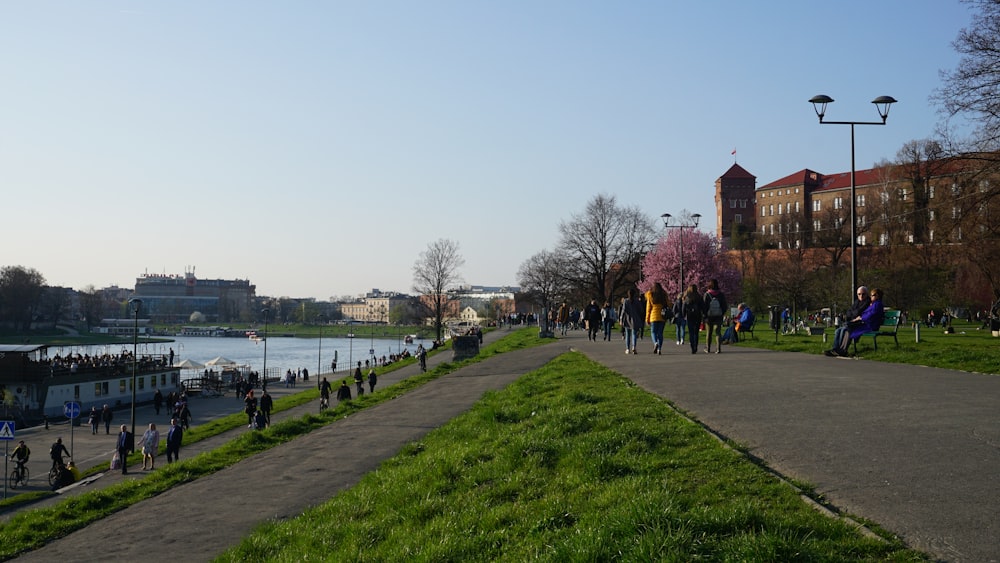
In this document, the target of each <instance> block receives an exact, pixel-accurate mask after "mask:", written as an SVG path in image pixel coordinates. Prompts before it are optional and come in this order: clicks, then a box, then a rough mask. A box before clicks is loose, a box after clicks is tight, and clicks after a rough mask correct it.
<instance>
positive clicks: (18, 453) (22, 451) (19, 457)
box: [10, 440, 31, 475]
mask: <svg viewBox="0 0 1000 563" xmlns="http://www.w3.org/2000/svg"><path fill="white" fill-rule="evenodd" d="M29 457H31V449H30V448H28V445H27V444H25V443H24V440H21V441H19V442H18V443H17V447H16V448H14V451H13V452H11V453H10V458H11V459H13V460H14V463H15V469H16V470H17V472H18V474H19V475H24V464H26V463H28V458H29Z"/></svg>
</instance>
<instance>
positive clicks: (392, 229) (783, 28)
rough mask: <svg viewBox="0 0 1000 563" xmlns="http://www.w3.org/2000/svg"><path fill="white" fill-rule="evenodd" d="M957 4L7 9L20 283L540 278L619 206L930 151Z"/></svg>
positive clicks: (344, 284)
mask: <svg viewBox="0 0 1000 563" xmlns="http://www.w3.org/2000/svg"><path fill="white" fill-rule="evenodd" d="M969 18H970V12H969V10H968V9H967V8H966V6H965V5H963V4H960V3H959V2H958V1H957V0H889V1H887V2H879V3H872V2H869V1H863V0H844V1H841V2H837V3H833V4H831V3H828V2H810V1H801V0H799V1H786V0H775V1H769V2H763V3H760V2H745V1H735V0H734V1H711V0H707V1H704V2H680V1H676V2H674V1H666V0H663V1H655V2H644V1H630V2H606V1H602V2H594V1H566V2H563V1H548V0H546V1H541V2H538V1H505V2H484V1H433V0H430V1H426V2H412V1H371V2H367V1H366V2H359V1H354V2H341V1H330V2H319V1H316V2H273V1H269V2H260V1H208V2H191V1H171V2H131V1H130V2H125V1H94V2H80V1H75V0H74V1H55V2H52V1H39V2H4V3H2V4H0V76H2V83H0V84H2V87H0V184H2V189H3V194H4V197H3V203H2V206H0V214H2V215H0V241H2V242H0V265H4V266H8V265H22V266H26V267H31V268H35V269H37V270H38V271H39V272H41V273H42V274H43V275H44V276H45V278H46V281H47V282H48V283H49V284H52V285H62V286H69V287H73V288H76V289H80V288H83V287H84V286H86V285H89V284H93V285H94V286H96V287H103V286H107V285H119V286H122V287H131V286H132V285H133V284H134V281H135V278H136V277H138V276H140V275H142V274H143V273H144V272H149V273H156V274H163V273H165V274H181V273H183V272H184V270H185V269H186V268H187V267H189V266H194V267H195V268H196V274H197V275H198V277H201V278H213V279H214V278H241V279H249V280H250V281H251V282H253V283H255V284H256V286H257V292H258V294H262V295H272V296H290V297H316V298H319V299H327V298H329V297H330V296H340V295H353V294H358V293H362V292H364V291H366V290H369V289H371V288H373V287H377V288H380V289H382V290H395V291H404V292H408V291H410V289H411V286H412V280H413V276H412V266H413V263H414V261H415V260H416V258H417V256H418V255H419V253H420V252H421V251H423V250H425V249H426V247H427V245H428V243H430V242H432V241H434V240H436V239H439V238H450V239H454V240H456V241H458V242H459V243H460V247H461V252H462V254H463V256H464V257H465V260H466V265H465V267H464V268H463V269H462V271H461V273H462V276H463V278H464V280H465V281H466V282H467V283H471V284H478V285H503V284H515V283H516V281H517V280H516V272H517V269H518V267H519V266H520V264H521V263H522V262H523V261H524V260H525V259H526V258H528V257H529V256H531V255H532V254H535V253H536V252H539V251H541V250H545V249H551V248H553V247H554V246H555V244H556V242H557V240H558V224H559V222H560V221H561V220H567V219H569V218H570V216H571V215H572V214H573V213H579V212H580V211H582V209H583V208H584V206H585V205H586V203H587V202H588V201H589V200H590V199H591V198H592V197H593V196H594V195H596V194H599V193H609V194H614V195H616V196H617V197H618V201H619V203H620V204H622V205H638V206H641V207H642V208H643V209H646V210H648V212H649V214H650V217H656V218H657V222H658V221H659V219H658V217H659V215H660V214H661V213H664V212H670V213H673V214H676V212H680V211H682V210H687V211H689V212H692V213H695V212H697V213H701V214H702V215H704V216H705V217H706V220H703V221H702V227H703V228H705V229H706V230H712V231H714V229H715V224H714V223H715V221H714V216H715V214H714V202H713V196H714V182H715V180H716V178H718V177H719V176H720V175H721V174H723V173H724V172H725V171H726V170H727V169H728V168H729V166H731V165H732V163H733V156H732V155H731V152H732V150H733V149H736V151H737V155H736V158H737V159H738V162H739V164H740V165H741V166H743V167H744V168H746V169H747V170H748V171H750V172H751V173H753V174H754V175H756V176H757V182H758V185H759V186H760V185H764V184H766V183H769V182H771V181H773V180H776V179H778V178H780V177H782V176H785V175H787V174H790V173H792V172H795V171H797V170H800V169H802V168H811V169H813V170H817V171H819V172H823V173H834V172H841V171H845V170H848V169H849V168H850V137H849V130H848V128H847V127H843V126H839V127H835V126H820V125H819V124H818V123H817V119H816V116H815V114H814V113H813V109H812V106H811V105H810V104H809V103H808V101H807V100H808V99H809V98H811V97H812V96H813V95H815V94H828V95H830V96H832V97H833V98H834V99H836V100H837V102H836V103H835V104H832V105H831V106H830V108H829V110H828V114H827V115H828V119H831V120H870V119H871V120H874V119H877V114H876V112H875V108H874V106H873V105H872V104H871V103H870V101H871V100H872V99H874V98H875V97H876V96H879V95H883V94H884V95H891V96H893V97H895V98H896V99H898V100H899V103H898V104H896V105H895V106H894V107H893V108H892V113H891V114H890V117H889V124H888V126H886V127H861V128H858V131H857V163H858V167H859V168H866V167H869V166H871V165H872V164H873V163H875V162H876V161H878V160H880V159H882V158H893V157H894V156H895V154H896V152H897V150H898V149H899V148H900V147H901V146H902V144H903V143H905V142H907V141H910V140H914V139H922V138H926V137H930V136H932V134H933V131H934V126H935V124H936V122H937V119H938V116H937V112H936V108H935V107H934V106H932V105H931V104H930V102H929V101H928V95H929V94H930V93H931V92H932V91H933V90H934V89H935V88H937V87H938V86H939V84H940V81H939V75H938V72H939V70H942V69H946V70H947V69H952V68H954V66H955V64H956V62H957V60H958V57H957V55H956V53H955V52H954V50H953V49H952V47H951V42H952V41H953V40H954V38H955V36H956V34H957V32H958V31H959V30H960V29H961V28H962V27H963V26H966V25H968V22H969Z"/></svg>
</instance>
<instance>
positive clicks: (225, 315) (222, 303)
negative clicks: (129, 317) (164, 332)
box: [133, 271, 256, 323]
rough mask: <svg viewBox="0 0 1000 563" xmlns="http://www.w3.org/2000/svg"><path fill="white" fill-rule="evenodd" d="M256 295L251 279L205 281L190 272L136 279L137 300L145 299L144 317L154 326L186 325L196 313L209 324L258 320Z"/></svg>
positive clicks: (143, 302) (143, 300) (143, 304)
mask: <svg viewBox="0 0 1000 563" xmlns="http://www.w3.org/2000/svg"><path fill="white" fill-rule="evenodd" d="M255 294H256V287H255V286H254V285H252V284H251V283H250V282H249V281H248V280H219V279H216V280H203V279H198V278H197V277H196V276H195V275H194V272H193V271H190V272H185V274H184V275H183V276H180V275H156V274H152V275H150V274H144V275H143V276H141V277H139V278H136V280H135V292H134V293H133V297H135V298H137V299H141V300H142V309H141V311H140V313H139V314H140V316H142V317H144V318H149V319H150V320H151V321H152V322H154V323H184V322H187V321H188V320H189V319H190V317H191V315H192V314H193V313H195V312H198V313H201V314H202V315H203V317H204V319H205V320H206V321H208V322H220V323H229V322H239V321H250V320H252V319H253V318H254V311H253V303H254V298H255V297H256V295H255Z"/></svg>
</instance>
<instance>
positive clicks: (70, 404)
mask: <svg viewBox="0 0 1000 563" xmlns="http://www.w3.org/2000/svg"><path fill="white" fill-rule="evenodd" d="M63 414H64V415H66V418H68V419H69V457H73V427H74V426H76V421H75V420H74V419H75V418H78V417H79V416H80V403H78V402H76V401H66V402H65V403H63Z"/></svg>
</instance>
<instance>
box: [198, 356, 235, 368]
mask: <svg viewBox="0 0 1000 563" xmlns="http://www.w3.org/2000/svg"><path fill="white" fill-rule="evenodd" d="M205 365H207V366H232V365H236V362H234V361H232V360H230V359H229V358H226V357H224V356H216V357H214V358H212V359H211V360H209V361H207V362H205Z"/></svg>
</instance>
